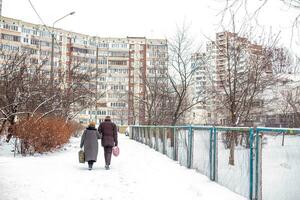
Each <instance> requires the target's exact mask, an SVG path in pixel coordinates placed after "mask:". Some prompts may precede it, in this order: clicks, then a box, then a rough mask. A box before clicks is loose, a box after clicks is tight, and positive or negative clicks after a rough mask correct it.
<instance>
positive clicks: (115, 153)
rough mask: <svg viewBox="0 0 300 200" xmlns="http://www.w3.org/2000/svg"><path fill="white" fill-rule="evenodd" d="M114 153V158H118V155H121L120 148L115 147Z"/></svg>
mask: <svg viewBox="0 0 300 200" xmlns="http://www.w3.org/2000/svg"><path fill="white" fill-rule="evenodd" d="M112 153H113V155H114V156H118V155H119V154H120V149H119V147H118V146H114V147H113V148H112Z"/></svg>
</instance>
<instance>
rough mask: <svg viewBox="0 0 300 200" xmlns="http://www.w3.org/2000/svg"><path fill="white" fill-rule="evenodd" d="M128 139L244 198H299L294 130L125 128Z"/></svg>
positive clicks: (299, 152) (298, 132)
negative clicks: (127, 130)
mask: <svg viewBox="0 0 300 200" xmlns="http://www.w3.org/2000/svg"><path fill="white" fill-rule="evenodd" d="M130 137H131V139H134V140H136V141H139V142H141V143H144V144H147V145H149V146H150V147H151V148H154V149H156V150H157V151H159V152H161V153H163V154H165V155H167V156H168V157H170V158H171V159H174V160H177V161H178V162H179V164H180V165H183V166H186V167H187V168H191V169H195V170H196V171H198V172H199V173H201V174H204V175H206V176H207V177H209V178H210V179H211V180H212V181H216V182H218V183H219V184H221V185H223V186H225V187H227V188H229V189H230V190H232V191H234V192H236V193H238V194H240V195H242V196H244V197H247V198H248V199H251V200H254V199H255V200H262V199H263V200H298V199H299V198H300V190H298V186H299V184H300V173H299V170H298V169H300V129H286V128H280V129H279V128H277V129H275V128H251V127H212V126H131V131H130Z"/></svg>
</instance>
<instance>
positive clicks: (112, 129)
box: [98, 116, 118, 170]
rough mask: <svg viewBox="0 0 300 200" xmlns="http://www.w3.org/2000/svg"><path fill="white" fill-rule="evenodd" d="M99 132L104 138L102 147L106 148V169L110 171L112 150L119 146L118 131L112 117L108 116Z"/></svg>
mask: <svg viewBox="0 0 300 200" xmlns="http://www.w3.org/2000/svg"><path fill="white" fill-rule="evenodd" d="M98 131H99V133H100V134H101V136H102V139H101V145H102V146H103V148H104V159H105V169H107V170H108V169H109V165H110V161H111V154H112V148H113V147H114V146H118V130H117V126H116V124H115V123H113V122H112V121H111V119H110V116H106V117H105V120H104V122H101V124H100V125H99V127H98Z"/></svg>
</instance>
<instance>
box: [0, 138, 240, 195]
mask: <svg viewBox="0 0 300 200" xmlns="http://www.w3.org/2000/svg"><path fill="white" fill-rule="evenodd" d="M119 138H120V139H119V140H120V141H119V146H120V155H119V157H117V158H116V157H113V158H112V165H111V170H108V171H107V170H105V169H104V158H103V149H102V148H100V151H99V154H98V161H97V163H95V166H94V169H93V170H92V171H88V170H87V164H79V163H78V157H77V152H78V151H79V138H72V140H71V141H70V143H69V144H67V145H66V150H65V151H59V152H55V153H49V154H47V155H42V156H33V157H17V158H13V153H12V152H10V151H8V150H7V148H8V147H7V145H4V144H3V143H2V144H1V146H0V199H1V200H54V199H59V200H77V199H78V200H83V199H84V200H108V199H113V200H135V199H136V200H147V199H149V200H150V199H151V200H153V199H170V200H175V199H178V200H179V199H187V200H193V199H195V200H196V199H197V200H199V199H201V200H245V198H244V197H241V196H239V195H237V194H235V193H233V192H231V191H230V190H228V189H226V188H225V187H222V186H220V185H218V184H217V183H214V182H211V181H210V180H209V179H208V178H207V177H206V176H204V175H201V174H199V173H197V172H196V171H195V170H189V169H186V168H185V167H182V166H180V165H179V164H178V163H176V162H175V161H172V160H171V159H169V158H167V157H166V156H165V155H162V154H161V153H158V152H156V151H155V150H153V149H151V148H149V147H148V146H146V145H143V144H140V143H137V142H135V141H132V140H130V139H129V138H128V137H125V136H123V135H120V136H119ZM10 148H11V147H10Z"/></svg>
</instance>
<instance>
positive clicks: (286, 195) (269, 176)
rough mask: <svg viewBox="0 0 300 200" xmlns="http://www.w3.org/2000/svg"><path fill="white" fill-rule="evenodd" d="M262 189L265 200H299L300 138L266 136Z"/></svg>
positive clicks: (263, 151)
mask: <svg viewBox="0 0 300 200" xmlns="http://www.w3.org/2000/svg"><path fill="white" fill-rule="evenodd" d="M264 138H265V139H264V144H263V150H262V188H263V192H262V195H263V199H264V200H277V199H278V200H281V199H287V200H298V199H299V197H300V190H299V185H300V173H299V168H300V136H299V135H286V136H285V139H284V140H285V142H284V146H282V136H274V135H264Z"/></svg>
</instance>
